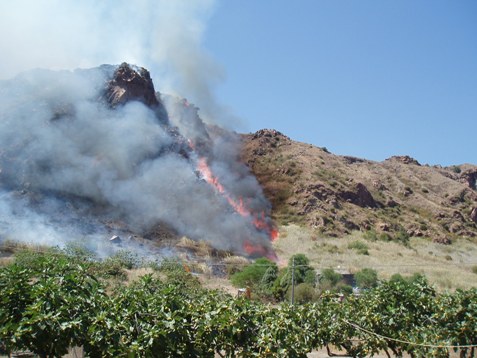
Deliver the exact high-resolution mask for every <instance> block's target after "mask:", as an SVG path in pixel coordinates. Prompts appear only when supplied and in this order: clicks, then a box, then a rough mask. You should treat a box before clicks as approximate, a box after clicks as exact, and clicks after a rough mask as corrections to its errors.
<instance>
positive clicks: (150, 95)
mask: <svg viewBox="0 0 477 358" xmlns="http://www.w3.org/2000/svg"><path fill="white" fill-rule="evenodd" d="M105 95H106V99H107V101H108V103H109V104H110V105H111V107H116V106H118V105H121V104H125V103H126V102H128V101H140V102H142V103H144V104H145V105H147V106H148V107H156V106H158V105H159V101H158V100H157V98H156V92H155V90H154V84H153V83H152V79H151V76H150V74H149V71H148V70H146V69H145V68H142V67H138V68H133V67H132V66H130V65H128V64H127V63H122V64H121V65H119V67H118V68H117V69H116V70H115V71H114V75H113V78H112V79H111V80H110V81H109V82H108V84H107V88H106V93H105Z"/></svg>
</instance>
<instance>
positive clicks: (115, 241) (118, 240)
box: [109, 235, 121, 245]
mask: <svg viewBox="0 0 477 358" xmlns="http://www.w3.org/2000/svg"><path fill="white" fill-rule="evenodd" d="M109 242H110V243H112V244H115V245H119V244H120V243H121V238H120V237H119V236H118V235H114V236H113V237H111V238H110V239H109Z"/></svg>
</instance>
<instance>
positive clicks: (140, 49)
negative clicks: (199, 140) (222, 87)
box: [0, 0, 238, 125]
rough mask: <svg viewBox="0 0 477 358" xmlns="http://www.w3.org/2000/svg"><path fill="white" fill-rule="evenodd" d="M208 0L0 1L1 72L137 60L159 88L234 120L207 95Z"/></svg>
mask: <svg viewBox="0 0 477 358" xmlns="http://www.w3.org/2000/svg"><path fill="white" fill-rule="evenodd" d="M214 7H215V1H214V0H197V1H195V0H194V1H189V0H174V1H169V0H136V1H130V0H102V1H97V0H81V1H75V0H41V1H38V0H18V1H10V2H7V1H2V2H0V32H1V33H2V36H1V38H0V53H1V54H2V59H1V62H0V63H1V64H2V65H1V66H0V79H6V78H11V77H13V76H14V75H15V74H17V73H19V72H22V71H25V70H29V69H32V68H48V69H74V68H78V67H94V66H97V65H99V64H103V63H111V64H119V63H122V62H128V63H133V64H137V65H140V66H144V67H146V68H148V69H149V70H150V71H151V73H152V74H153V76H154V77H153V79H154V82H155V84H156V87H158V88H159V89H160V90H161V91H162V92H167V93H176V94H179V95H180V96H182V97H187V98H189V100H191V101H192V102H194V103H196V104H198V105H199V106H200V108H201V113H202V117H203V118H206V119H207V120H208V121H210V122H219V123H221V124H222V125H224V124H226V125H230V124H229V123H228V122H231V121H233V122H234V123H238V121H237V119H236V118H234V117H233V116H232V115H231V114H230V113H228V112H227V110H226V109H225V108H224V107H223V106H221V105H220V104H218V103H217V102H216V101H215V99H214V95H213V92H214V88H215V85H217V84H218V83H220V82H221V81H222V79H223V77H224V73H223V70H222V69H221V68H220V66H219V65H218V64H217V63H216V62H215V61H214V60H213V59H212V58H211V56H210V55H209V54H208V53H207V52H206V51H205V50H204V48H203V46H202V37H203V34H204V31H205V24H206V21H207V19H208V18H209V17H210V16H211V14H212V12H213V10H214Z"/></svg>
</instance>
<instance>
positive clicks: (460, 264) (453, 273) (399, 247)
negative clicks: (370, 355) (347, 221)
mask: <svg viewBox="0 0 477 358" xmlns="http://www.w3.org/2000/svg"><path fill="white" fill-rule="evenodd" d="M356 242H358V243H359V244H356ZM353 247H358V248H359V247H361V248H362V250H361V251H359V250H358V249H356V248H353ZM274 248H275V250H276V253H277V255H278V257H279V262H280V263H281V264H282V265H286V263H287V261H288V259H289V257H291V256H292V255H294V254H297V253H304V254H306V255H307V256H308V257H309V259H310V262H311V265H312V266H313V267H315V268H317V269H321V268H333V269H334V270H336V271H340V272H349V273H354V272H356V271H358V270H360V269H362V268H365V267H369V268H373V269H375V270H376V271H378V274H379V277H380V278H383V279H388V278H389V277H391V276H392V275H393V274H395V273H400V274H401V275H412V274H414V273H421V274H424V275H426V277H427V278H428V279H429V281H430V282H431V283H433V284H434V285H436V287H437V288H438V289H439V290H454V289H457V288H462V289H468V288H470V287H475V286H477V274H476V273H474V272H473V269H474V270H475V267H476V266H477V245H476V243H474V242H471V241H469V240H466V239H461V240H457V241H455V242H454V243H452V245H442V244H438V243H434V242H432V241H430V240H428V239H425V238H411V239H410V241H409V244H408V245H407V246H405V245H403V244H401V243H395V242H385V241H374V242H373V241H367V240H365V239H364V238H363V235H362V233H360V232H355V233H353V234H351V235H348V236H346V237H343V238H323V237H318V236H317V235H316V234H314V233H313V232H312V231H310V230H307V229H306V228H303V227H299V226H297V225H288V226H283V227H281V228H280V238H279V239H278V240H277V241H276V242H275V243H274ZM364 251H367V254H363V253H360V252H364Z"/></svg>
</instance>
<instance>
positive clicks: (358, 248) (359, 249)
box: [348, 241, 369, 255]
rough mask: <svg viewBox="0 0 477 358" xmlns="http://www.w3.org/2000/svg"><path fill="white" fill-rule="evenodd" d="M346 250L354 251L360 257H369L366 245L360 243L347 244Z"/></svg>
mask: <svg viewBox="0 0 477 358" xmlns="http://www.w3.org/2000/svg"><path fill="white" fill-rule="evenodd" d="M348 249H354V250H356V252H357V253H358V254H360V255H369V252H368V245H366V244H365V243H364V242H362V241H353V242H350V243H349V244H348Z"/></svg>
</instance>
